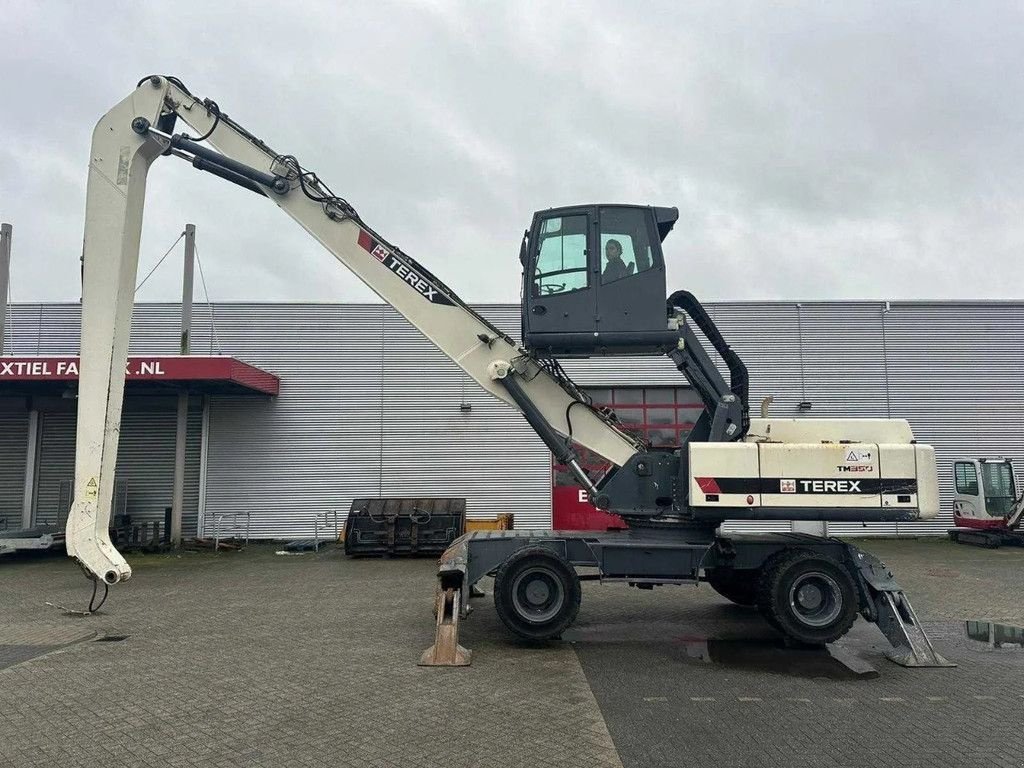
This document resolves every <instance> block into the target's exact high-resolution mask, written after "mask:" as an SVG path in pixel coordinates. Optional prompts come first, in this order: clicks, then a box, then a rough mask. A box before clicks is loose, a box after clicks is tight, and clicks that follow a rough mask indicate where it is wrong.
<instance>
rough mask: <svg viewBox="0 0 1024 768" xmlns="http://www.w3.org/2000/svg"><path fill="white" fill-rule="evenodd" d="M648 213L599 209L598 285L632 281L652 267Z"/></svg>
mask: <svg viewBox="0 0 1024 768" xmlns="http://www.w3.org/2000/svg"><path fill="white" fill-rule="evenodd" d="M647 220H648V211H647V210H646V209H638V208H602V209H601V283H602V284H604V283H612V282H615V281H616V280H622V279H623V278H626V277H632V276H633V275H637V274H639V273H641V272H644V271H646V270H648V269H650V268H651V267H653V266H654V255H653V253H652V251H651V241H650V233H649V230H648V226H647V224H648V221H647Z"/></svg>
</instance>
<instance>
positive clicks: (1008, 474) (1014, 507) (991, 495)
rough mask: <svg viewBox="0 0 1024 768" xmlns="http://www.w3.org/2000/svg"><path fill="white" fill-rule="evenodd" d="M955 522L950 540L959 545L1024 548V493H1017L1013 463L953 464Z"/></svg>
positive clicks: (966, 461) (968, 461) (996, 460)
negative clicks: (1022, 528)
mask: <svg viewBox="0 0 1024 768" xmlns="http://www.w3.org/2000/svg"><path fill="white" fill-rule="evenodd" d="M953 483H954V485H955V490H956V496H955V497H954V500H953V522H954V523H955V524H956V528H950V529H949V538H951V539H952V540H953V541H955V542H957V543H959V544H973V545H975V546H978V547H988V548H989V549H995V548H996V547H1000V546H1017V547H1024V531H1021V521H1022V519H1024V492H1022V491H1018V490H1017V478H1016V476H1015V474H1014V471H1013V462H1011V461H1010V460H1009V459H1004V458H994V459H957V460H956V461H954V462H953Z"/></svg>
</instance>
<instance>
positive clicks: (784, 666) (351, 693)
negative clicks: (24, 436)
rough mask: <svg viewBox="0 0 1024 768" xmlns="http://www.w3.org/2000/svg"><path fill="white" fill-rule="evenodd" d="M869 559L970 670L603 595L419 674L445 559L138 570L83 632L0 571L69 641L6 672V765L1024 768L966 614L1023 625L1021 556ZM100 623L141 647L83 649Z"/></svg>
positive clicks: (935, 551) (467, 631)
mask: <svg viewBox="0 0 1024 768" xmlns="http://www.w3.org/2000/svg"><path fill="white" fill-rule="evenodd" d="M867 548H869V549H870V550H871V551H873V552H876V553H877V554H879V555H880V556H882V557H883V559H885V560H886V561H887V562H889V564H890V565H892V566H893V567H894V568H895V569H896V571H897V574H898V575H899V577H900V578H901V580H902V581H903V582H904V583H905V586H906V587H907V589H908V591H909V592H910V594H911V596H912V597H913V599H914V603H915V606H916V607H917V609H918V612H919V614H921V616H922V618H923V619H925V620H927V621H929V622H932V625H931V626H932V629H933V631H934V633H935V634H936V635H937V637H938V641H939V643H940V645H941V647H942V649H943V651H944V652H946V653H947V654H948V655H949V656H950V657H952V658H954V659H955V660H956V661H958V662H959V663H960V664H961V666H960V667H959V668H958V669H956V670H928V671H918V672H910V671H905V670H902V669H900V668H898V667H895V666H894V665H892V664H890V663H888V662H886V661H884V659H882V658H881V655H880V651H881V649H882V647H883V645H882V643H881V639H880V636H879V635H878V633H877V631H876V630H875V629H874V628H873V627H870V626H858V627H857V628H856V629H855V631H854V632H853V633H852V634H851V636H850V638H849V639H848V640H847V641H846V642H845V646H846V647H847V648H848V649H849V650H850V652H851V653H855V654H858V655H859V656H860V657H862V658H865V659H868V660H869V661H871V662H872V663H874V664H875V666H876V667H877V668H878V670H879V676H878V678H877V679H874V680H848V679H829V677H828V676H829V675H831V674H833V672H834V667H833V666H829V665H827V664H826V665H825V666H824V667H821V666H820V664H818V663H817V662H815V663H812V664H808V663H806V660H801V659H795V660H794V659H793V658H792V657H791V656H786V655H783V656H782V657H781V661H780V657H779V656H778V655H777V654H775V652H774V651H772V650H771V645H770V644H771V633H770V632H768V631H767V630H766V629H765V627H764V625H763V624H762V623H761V622H760V620H759V619H757V617H756V616H753V615H751V614H750V612H748V611H744V610H742V609H739V608H736V607H734V606H731V605H730V604H728V603H726V602H725V601H723V600H722V599H721V598H718V597H717V596H716V595H715V594H714V593H713V592H710V590H692V589H689V588H666V589H663V590H656V591H654V592H653V593H645V592H640V591H638V590H629V589H627V588H625V587H613V586H604V587H602V586H598V585H593V584H587V585H586V586H585V593H584V600H583V608H582V610H581V613H580V619H579V622H578V624H577V626H576V628H574V630H573V631H572V632H573V633H572V634H571V635H570V636H569V637H570V639H573V640H574V641H575V642H566V643H565V644H562V645H558V646H555V647H551V648H546V649H540V650H537V649H527V648H523V647H520V646H517V645H515V644H512V643H510V642H509V640H508V638H507V636H506V635H505V634H504V632H503V630H502V628H501V626H500V624H499V622H498V621H497V619H496V617H495V616H494V613H493V610H491V608H490V606H489V605H488V603H489V598H488V599H484V600H481V601H479V602H478V606H479V610H477V611H476V612H475V613H474V614H473V615H472V616H471V617H470V619H469V620H468V621H467V622H466V624H465V625H464V632H463V644H464V645H466V646H468V647H470V648H472V649H473V650H474V651H475V657H474V663H473V666H472V667H471V668H469V669H423V668H418V667H416V666H415V661H416V659H417V658H418V655H419V652H420V651H421V650H422V649H423V648H424V647H425V646H427V645H428V644H429V643H430V641H431V631H432V620H431V617H430V613H429V601H430V597H431V594H432V590H433V563H432V562H430V561H427V560H396V561H381V560H356V561H351V560H346V559H345V558H344V557H343V556H341V555H340V554H327V555H320V556H315V557H314V556H304V557H277V556H275V555H273V553H272V552H271V551H269V550H266V549H254V550H251V551H249V552H246V553H239V554H231V555H220V556H212V555H184V556H182V557H180V558H176V557H160V556H147V557H141V558H133V565H134V566H135V568H136V578H135V579H134V580H133V581H131V582H130V583H128V584H127V585H124V586H122V587H119V588H117V589H116V590H115V592H114V594H113V595H112V597H111V600H110V603H109V604H108V606H107V607H106V608H105V609H104V611H103V612H102V613H101V614H98V615H94V616H91V617H88V618H85V619H82V618H76V617H69V616H64V615H62V614H61V613H60V612H59V611H57V610H55V609H53V608H50V607H47V606H46V605H45V604H44V603H45V602H46V601H51V602H54V603H58V604H63V605H68V606H71V607H82V604H83V603H84V602H85V601H86V600H87V599H88V590H87V583H86V582H85V580H84V579H82V577H81V575H80V573H79V572H78V570H77V569H76V568H75V567H74V566H73V565H72V564H71V563H70V562H68V561H66V560H64V559H57V558H51V559H32V560H18V561H6V560H0V627H6V630H0V644H2V643H3V642H4V641H3V639H2V638H3V637H5V635H3V634H2V632H3V631H6V632H7V635H6V636H7V637H8V645H9V646H13V645H15V644H17V643H18V638H22V640H24V638H28V642H22V644H23V645H27V646H33V647H36V648H38V647H40V646H44V645H45V646H47V648H48V649H50V647H51V646H53V645H61V646H64V647H62V648H61V649H60V650H56V651H55V652H52V653H48V654H47V655H45V656H39V657H36V658H33V659H31V660H28V661H25V662H23V663H18V664H16V665H14V666H10V667H8V668H6V669H0V764H5V761H6V762H7V763H9V764H11V765H17V766H21V765H55V764H60V765H87V766H92V765H97V766H99V765H104V766H110V765H132V766H135V765H143V766H144V765H153V766H157V765H159V766H164V765H169V766H187V765H213V766H221V765H225V766H227V765H230V766H235V765H299V766H301V765H353V766H356V765H359V766H362V765H367V766H420V765H423V766H427V765H430V766H434V765H442V764H443V765H448V766H488V765H503V766H530V767H531V768H532V766H594V765H597V766H604V765H607V766H616V765H620V764H625V765H626V766H656V765H666V766H667V765H672V766H676V765H679V766H682V765H705V766H706V765H738V766H762V765H822V764H827V763H832V764H835V765H866V764H877V765H888V764H897V763H898V764H900V765H901V766H903V765H913V764H925V763H928V764H930V765H967V764H971V765H978V764H986V765H993V766H1002V765H1020V764H1021V761H1022V756H1024V743H1022V741H1021V735H1020V729H1019V728H1018V727H1017V725H1016V720H1017V719H1018V718H1017V717H1016V713H1017V712H1019V711H1020V706H1021V704H1022V703H1024V698H1021V697H1022V696H1024V654H1020V653H1015V652H1013V651H995V650H991V649H987V648H985V647H984V646H980V645H977V644H972V643H969V642H968V641H967V640H964V639H963V638H962V631H961V629H960V626H959V625H958V624H956V623H955V622H956V621H959V620H962V619H965V618H994V619H1002V620H1004V621H1007V622H1009V623H1018V624H1022V625H1024V600H1022V597H1024V579H1022V578H1021V574H1022V573H1024V570H1022V569H1024V552H1019V551H1013V550H998V551H986V550H979V549H974V548H968V547H954V546H953V545H951V544H946V543H945V542H923V543H906V542H900V543H896V542H871V543H870V544H868V545H867ZM83 631H88V632H96V633H97V634H98V635H101V636H102V635H129V638H128V639H127V640H125V641H123V642H107V643H99V642H91V641H81V642H75V640H76V639H78V640H81V639H82V638H81V636H80V635H81V633H82V632H83ZM33 633H34V634H33ZM61 633H63V634H61ZM58 636H60V637H62V638H63V639H62V641H61V642H47V638H50V639H51V640H52V638H56V637H58ZM68 638H70V639H68ZM706 638H712V645H711V648H710V649H709V648H708V646H707V645H706V644H704V645H702V643H703V642H704V640H705V639H706ZM716 638H719V639H720V638H725V639H729V638H733V639H736V640H739V641H740V643H739V644H738V645H735V644H734V645H729V644H721V643H717V642H716V641H715V639H716ZM757 638H762V639H763V640H764V641H765V642H767V643H768V645H767V646H763V645H757V644H756V643H755V644H753V645H749V643H750V642H751V640H752V639H757ZM67 642H71V643H73V644H71V645H65V643H67ZM744 643H748V645H747V646H745V645H744ZM766 647H767V648H768V651H767V656H765V654H764V651H765V648H766ZM744 648H750V649H752V651H751V652H750V653H743V652H742V651H743V649H744ZM737 649H738V650H739V651H741V652H740V653H739V654H737V652H736V651H737ZM701 655H704V656H710V657H712V658H718V659H719V663H706V662H704V661H701V660H700V658H699V657H700V656H701ZM750 657H754V658H755V660H754V661H751V660H750ZM737 658H738V659H739V661H737ZM765 658H767V661H764V659H765ZM762 663H763V665H764V666H759V664H762ZM816 675H819V676H816ZM820 675H824V677H822V676H820ZM595 697H596V698H595ZM964 721H968V722H971V723H974V724H975V728H974V729H973V730H966V731H965V730H964V729H963V728H962V727H960V726H959V723H962V722H964ZM1003 724H1007V726H1008V727H1004V726H1003ZM609 732H610V735H609ZM612 738H614V744H613V742H612ZM620 760H621V763H620Z"/></svg>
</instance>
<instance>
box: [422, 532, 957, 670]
mask: <svg viewBox="0 0 1024 768" xmlns="http://www.w3.org/2000/svg"><path fill="white" fill-rule="evenodd" d="M579 569H585V571H584V572H583V573H580V572H579ZM484 576H493V577H494V603H495V608H496V610H497V611H498V615H499V617H500V618H501V620H502V622H503V623H504V624H505V625H506V627H508V629H509V630H510V631H511V632H512V633H513V634H515V635H517V636H519V637H520V638H521V639H525V640H532V641H546V640H551V639H555V638H557V637H559V636H560V635H561V633H562V632H563V631H564V630H565V629H566V628H567V627H568V626H569V625H570V624H571V623H572V621H573V620H574V619H575V617H576V612H577V611H578V609H579V605H580V597H581V591H580V581H581V580H599V581H602V582H625V583H627V584H629V585H630V586H635V587H638V588H641V589H650V588H653V587H655V586H661V585H671V584H697V583H700V582H706V583H708V584H709V585H710V586H711V587H712V588H714V589H715V590H716V591H718V592H719V593H720V594H722V595H723V596H725V597H727V598H728V599H730V600H732V601H733V602H737V603H740V604H744V605H756V606H757V607H758V609H759V610H760V611H761V613H762V614H763V615H764V617H765V619H766V620H767V621H768V622H769V623H770V624H771V625H772V626H773V627H774V628H775V629H777V630H778V631H779V632H780V633H781V634H783V635H784V636H785V637H786V638H787V639H788V640H790V641H792V642H795V643H799V644H805V645H808V644H809V645H822V644H825V643H829V642H832V641H834V640H836V639H838V638H839V637H840V636H842V635H843V634H845V633H846V631H847V630H849V628H850V626H851V625H852V624H853V622H854V620H855V619H856V617H857V615H858V614H859V615H861V616H862V617H863V618H864V619H865V620H867V621H869V622H872V623H874V624H876V625H877V626H878V628H879V629H880V630H881V632H882V633H883V634H884V635H885V637H886V638H887V639H888V641H889V643H890V644H891V645H892V649H891V650H890V651H889V652H888V653H887V655H888V657H889V658H890V659H891V660H892V661H895V662H896V663H898V664H901V665H903V666H914V667H934V666H952V665H951V664H950V663H949V662H948V661H946V660H945V659H944V658H942V656H940V655H939V654H938V653H937V652H936V651H935V649H934V648H933V647H932V644H931V642H930V640H929V639H928V637H927V635H926V634H925V632H924V630H923V628H922V627H921V624H920V622H919V620H918V619H917V616H916V614H915V613H914V609H913V608H912V607H911V605H910V601H909V600H908V599H907V597H906V595H905V594H904V593H903V591H902V589H901V588H900V587H899V585H898V584H897V583H896V580H895V577H894V576H893V574H892V572H891V571H890V570H889V569H888V568H887V567H886V566H885V565H884V564H883V563H882V562H881V561H880V560H878V559H877V558H876V557H874V556H873V555H870V554H868V553H866V552H863V551H861V550H860V549H858V548H857V547H854V546H852V545H850V544H847V543H846V542H843V541H840V540H839V539H833V538H823V537H818V536H811V535H807V534H799V533H774V534H760V535H716V533H715V531H714V529H710V528H708V527H700V526H694V527H666V528H663V529H659V528H656V527H650V528H648V527H643V528H630V529H627V530H625V531H616V532H608V533H595V532H591V531H476V532H473V533H469V534H466V535H465V536H462V537H461V538H459V539H457V540H456V541H455V542H454V543H453V544H452V545H451V546H450V547H449V548H448V549H447V550H446V551H445V553H444V554H443V555H442V556H441V559H440V561H439V569H438V607H439V611H438V630H437V642H436V643H435V645H434V646H432V647H431V648H430V649H428V651H427V652H426V653H425V654H424V658H423V661H421V663H427V664H445V662H444V661H437V660H443V659H447V658H454V657H455V651H454V650H452V649H448V650H446V646H448V645H453V646H454V647H458V632H457V627H458V622H459V619H463V618H465V617H466V616H467V615H468V614H469V612H470V610H471V608H470V598H471V597H473V596H474V594H475V593H476V594H479V588H478V587H477V586H476V585H477V582H479V581H480V579H482V578H483V577H484ZM453 625H454V629H453ZM461 650H464V649H461ZM449 651H450V652H449ZM462 658H463V657H461V656H460V659H462ZM431 660H434V661H431ZM463 663H464V662H463Z"/></svg>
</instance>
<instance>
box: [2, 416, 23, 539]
mask: <svg viewBox="0 0 1024 768" xmlns="http://www.w3.org/2000/svg"><path fill="white" fill-rule="evenodd" d="M27 442H28V411H26V410H25V401H24V400H23V399H21V398H13V397H12V398H6V397H0V531H2V530H4V529H5V528H7V529H11V528H20V527H21V511H22V505H23V502H24V496H25V447H26V444H27Z"/></svg>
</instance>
